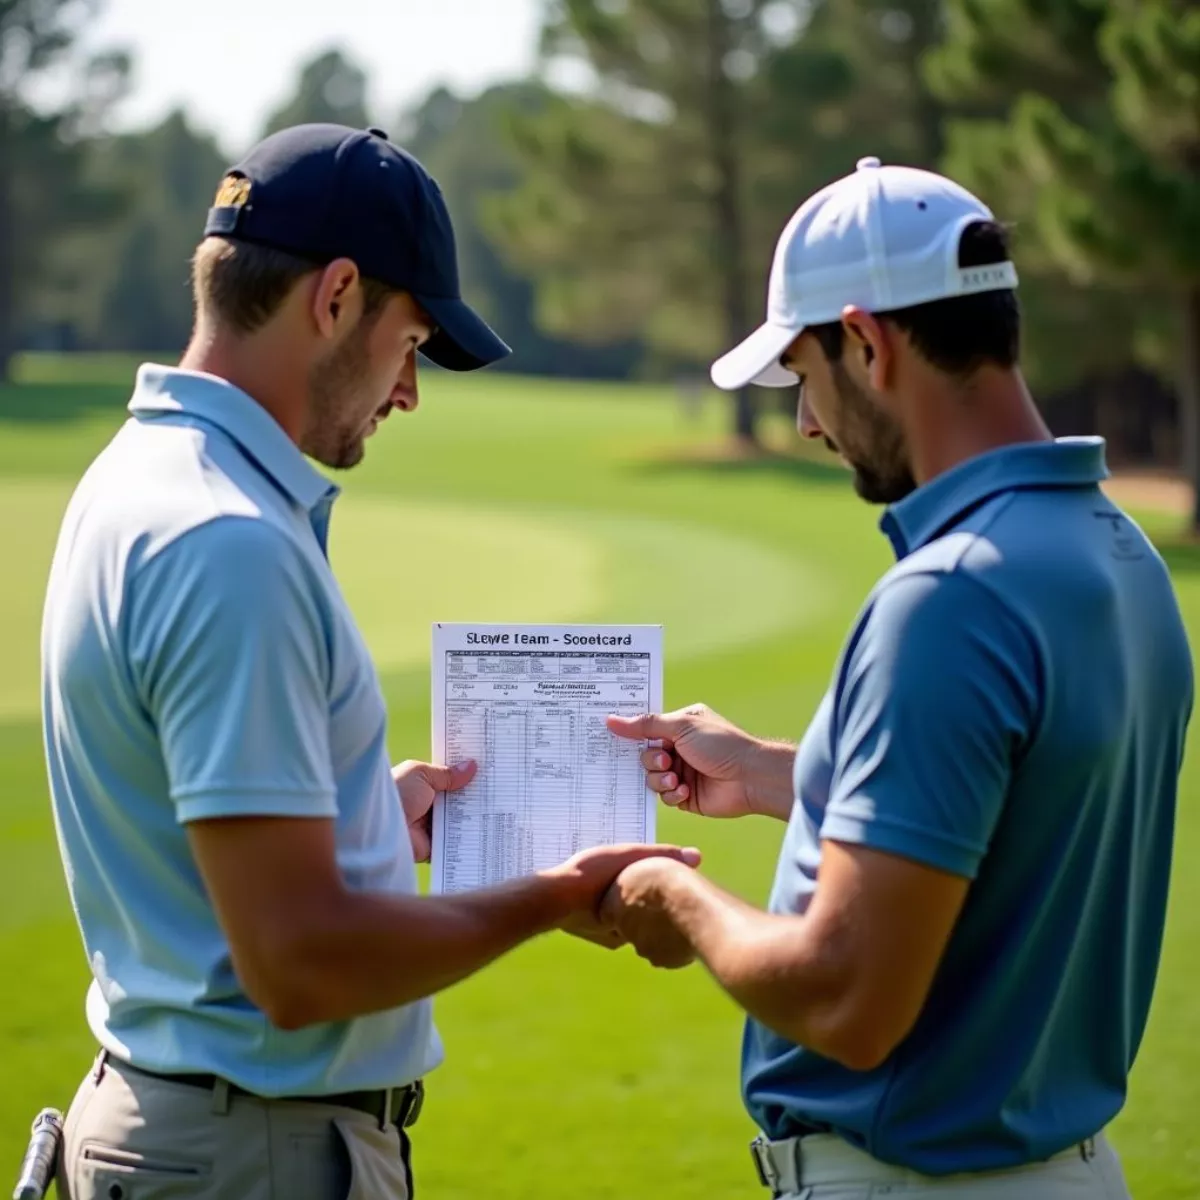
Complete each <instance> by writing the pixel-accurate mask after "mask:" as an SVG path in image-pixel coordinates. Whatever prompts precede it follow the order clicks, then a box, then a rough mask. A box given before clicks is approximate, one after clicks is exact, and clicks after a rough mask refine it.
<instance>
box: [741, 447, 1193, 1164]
mask: <svg viewBox="0 0 1200 1200" xmlns="http://www.w3.org/2000/svg"><path fill="white" fill-rule="evenodd" d="M1106 473H1107V472H1106V469H1105V464H1104V443H1103V442H1102V441H1101V440H1100V439H1098V438H1083V439H1063V440H1060V441H1058V442H1046V443H1036V444H1024V445H1017V446H1012V447H1009V448H1005V449H1001V450H997V451H995V452H992V453H989V454H986V455H983V456H981V457H978V458H975V459H973V460H971V461H969V462H966V463H963V464H961V465H960V466H958V467H957V468H955V469H954V470H951V471H949V472H948V473H946V474H944V475H942V476H940V477H938V478H937V479H935V480H932V481H931V482H930V483H928V484H926V485H925V486H924V487H921V488H919V489H918V490H917V491H916V492H914V493H913V494H912V495H911V496H909V497H908V498H906V499H905V500H903V501H902V502H900V503H899V504H897V505H895V506H894V507H893V508H892V509H891V510H890V511H888V512H887V513H886V514H885V516H884V519H883V529H884V531H885V532H886V534H887V535H888V537H889V538H890V540H891V542H892V544H893V546H894V548H895V550H896V554H897V558H898V562H897V564H896V565H895V566H894V567H893V568H892V569H891V570H890V571H888V573H887V574H886V575H885V576H884V578H883V579H882V580H881V581H880V582H879V584H878V585H877V586H876V587H875V589H874V590H873V592H872V593H871V595H870V597H869V599H868V600H867V602H866V605H865V607H864V608H863V610H862V612H861V613H860V615H859V617H858V620H857V621H856V622H855V625H854V628H853V630H852V632H851V634H850V637H849V639H848V641H847V643H846V645H845V648H844V650H843V652H842V654H841V656H840V659H839V661H838V663H837V667H836V671H835V675H834V679H833V683H832V686H831V688H830V690H829V692H828V694H827V695H826V697H825V699H824V701H823V702H822V704H821V706H820V708H819V710H818V712H817V714H816V717H815V718H814V720H813V722H812V725H811V726H810V728H809V730H808V733H807V735H806V736H805V738H804V740H803V742H802V743H801V745H800V748H799V750H798V752H797V756H796V765H795V793H796V801H795V806H794V809H793V812H792V817H791V821H790V823H789V825H788V829H787V834H786V836H785V840H784V844H783V849H782V852H781V855H780V860H779V866H778V870H777V874H776V879H775V885H774V890H773V893H772V896H771V901H770V908H771V911H773V912H777V913H803V912H804V911H805V908H806V906H807V905H808V903H809V901H810V899H811V897H812V895H813V892H814V890H815V888H816V878H817V869H818V867H819V865H820V859H821V841H822V839H825V838H831V839H834V840H836V841H839V842H845V843H850V844H854V845H863V846H869V847H872V848H874V849H877V850H881V851H886V852H888V853H891V854H896V855H899V856H902V857H905V858H909V859H912V860H915V861H917V862H920V863H924V864H928V865H929V866H932V867H935V868H939V869H941V870H943V871H947V872H950V873H952V874H955V875H959V876H963V877H965V878H967V879H969V880H971V881H972V882H971V885H970V890H969V892H968V896H967V900H966V906H965V908H964V910H963V912H962V914H961V917H960V919H959V921H958V924H957V926H956V928H955V930H954V932H953V934H952V936H951V939H950V943H949V946H948V948H947V950H946V953H945V957H944V959H943V961H942V963H941V965H940V967H939V969H938V972H937V974H936V977H935V979H934V982H933V987H932V990H931V992H930V994H929V998H928V1001H927V1002H926V1004H925V1007H924V1010H923V1011H922V1013H921V1015H920V1017H919V1019H918V1020H917V1023H916V1026H915V1028H914V1029H913V1030H912V1031H911V1033H910V1034H909V1035H908V1036H907V1038H906V1039H905V1040H904V1041H903V1042H902V1043H901V1045H900V1046H899V1047H897V1049H896V1050H895V1051H894V1052H893V1053H892V1054H891V1056H890V1057H889V1058H888V1059H887V1061H886V1062H884V1063H883V1064H882V1065H881V1066H879V1067H878V1068H877V1069H875V1070H870V1071H865V1072H854V1071H850V1070H847V1069H846V1068H845V1067H842V1066H840V1065H838V1064H837V1063H835V1062H832V1061H829V1060H827V1059H825V1058H822V1057H821V1056H820V1055H817V1054H814V1053H812V1052H810V1051H808V1050H805V1049H803V1048H801V1047H799V1046H796V1045H794V1044H792V1043H790V1042H788V1041H786V1040H784V1039H783V1038H780V1037H778V1036H776V1035H775V1034H773V1033H771V1032H770V1031H769V1030H767V1029H765V1028H763V1027H762V1026H760V1025H758V1024H757V1023H756V1022H754V1021H751V1022H749V1024H748V1026H747V1029H746V1033H745V1041H744V1062H743V1091H744V1095H745V1100H746V1103H747V1106H748V1108H749V1110H750V1113H751V1115H752V1116H753V1117H754V1119H755V1121H756V1122H757V1124H758V1125H759V1126H760V1127H761V1128H762V1129H763V1130H764V1131H765V1133H766V1134H767V1136H769V1137H771V1138H783V1137H789V1136H793V1135H795V1134H802V1133H805V1132H812V1131H814V1130H823V1131H832V1132H834V1133H837V1134H839V1135H841V1136H842V1137H843V1138H845V1139H846V1140H847V1141H849V1142H850V1143H852V1144H853V1145H855V1146H857V1147H859V1148H861V1149H863V1150H866V1151H867V1152H868V1153H870V1154H871V1155H873V1156H874V1157H875V1158H877V1159H880V1160H882V1161H884V1162H888V1163H893V1164H896V1165H899V1166H904V1167H907V1168H909V1169H911V1170H916V1171H921V1172H924V1173H926V1174H932V1175H941V1174H947V1173H951V1172H958V1171H979V1170H990V1169H998V1168H1003V1167H1011V1166H1016V1165H1020V1164H1025V1163H1029V1162H1032V1161H1036V1160H1039V1159H1044V1158H1047V1157H1050V1156H1051V1155H1053V1154H1055V1153H1057V1152H1059V1151H1060V1150H1063V1149H1065V1148H1068V1147H1069V1146H1071V1145H1072V1144H1074V1143H1077V1142H1079V1141H1081V1140H1083V1139H1085V1138H1087V1137H1089V1136H1091V1135H1093V1134H1096V1133H1098V1132H1099V1131H1100V1130H1101V1129H1102V1128H1103V1127H1104V1126H1105V1125H1106V1124H1107V1123H1108V1122H1109V1121H1111V1120H1112V1118H1113V1117H1114V1116H1115V1115H1116V1114H1117V1112H1118V1111H1119V1110H1120V1109H1121V1107H1122V1104H1123V1102H1124V1099H1125V1092H1126V1080H1127V1078H1128V1075H1129V1071H1130V1068H1131V1066H1132V1064H1133V1061H1134V1058H1135V1056H1136V1054H1137V1051H1138V1046H1139V1044H1140V1042H1141V1039H1142V1034H1143V1030H1144V1029H1145V1025H1146V1018H1147V1012H1148V1010H1149V1007H1150V998H1151V993H1152V991H1153V988H1154V981H1155V975H1156V972H1157V969H1158V963H1159V952H1160V946H1161V943H1162V935H1163V924H1164V916H1165V912H1166V904H1167V883H1168V877H1169V874H1170V867H1171V843H1172V832H1173V825H1174V820H1175V807H1176V791H1177V782H1178V777H1179V771H1180V765H1181V760H1182V758H1183V753H1184V740H1185V735H1186V731H1187V727H1188V723H1189V720H1190V716H1191V710H1192V700H1193V676H1192V660H1191V653H1190V649H1189V646H1188V640H1187V635H1186V633H1185V630H1184V626H1183V622H1182V620H1181V617H1180V612H1179V608H1178V605H1177V603H1176V600H1175V596H1174V594H1173V591H1172V587H1171V581H1170V578H1169V576H1168V573H1167V570H1166V568H1165V566H1164V565H1163V562H1162V560H1161V558H1160V557H1159V555H1158V554H1157V553H1156V552H1155V550H1154V549H1153V547H1152V546H1151V545H1150V543H1149V542H1148V541H1147V539H1146V537H1145V536H1144V535H1143V534H1142V532H1141V530H1140V529H1138V528H1137V526H1136V525H1135V524H1134V523H1133V522H1132V521H1131V520H1130V519H1129V518H1128V517H1126V516H1125V515H1124V514H1123V513H1122V512H1121V511H1120V510H1119V509H1118V508H1116V507H1115V506H1114V505H1113V504H1112V503H1110V501H1109V500H1108V499H1107V498H1106V497H1105V495H1104V493H1103V492H1102V491H1101V489H1100V486H1099V484H1100V481H1101V480H1102V479H1103V478H1105V476H1106Z"/></svg>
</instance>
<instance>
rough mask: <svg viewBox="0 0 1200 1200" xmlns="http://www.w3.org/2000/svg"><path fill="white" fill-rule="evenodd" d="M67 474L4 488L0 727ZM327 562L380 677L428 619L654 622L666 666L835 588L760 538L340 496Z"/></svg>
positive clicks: (413, 658) (30, 637)
mask: <svg viewBox="0 0 1200 1200" xmlns="http://www.w3.org/2000/svg"><path fill="white" fill-rule="evenodd" d="M71 487H72V484H71V483H70V482H67V481H56V480H44V479H32V480H8V481H5V482H4V483H0V506H3V509H4V511H6V512H10V513H14V514H20V519H19V521H18V522H16V523H15V524H13V525H10V526H9V527H8V529H7V531H6V533H5V543H6V544H5V546H4V562H5V566H6V569H7V574H8V581H7V587H6V589H5V591H4V594H3V599H2V600H0V620H2V621H3V622H4V627H5V628H7V629H9V630H11V631H13V633H14V635H15V636H14V637H13V639H12V651H11V653H10V657H9V660H8V662H7V663H6V666H5V669H4V671H3V672H0V721H3V720H9V719H14V718H20V717H29V716H33V715H36V713H37V711H38V632H39V628H40V623H41V607H42V597H43V592H44V588H45V582H46V577H47V573H48V571H49V567H50V559H51V555H52V552H53V546H54V541H55V537H56V535H57V531H58V525H59V522H60V520H61V518H62V513H63V510H64V508H65V506H66V503H67V499H68V497H69V495H70V491H71ZM330 543H331V559H332V562H333V565H334V568H335V570H336V572H337V575H338V578H339V580H340V581H341V585H342V589H343V592H344V594H345V596H346V598H347V601H348V603H349V604H350V606H351V608H352V609H353V610H354V613H355V615H356V617H357V619H358V621H359V624H360V626H361V628H362V630H363V634H364V636H365V637H366V640H367V643H368V645H369V646H370V647H371V651H372V654H373V655H374V656H375V660H376V663H377V665H378V666H379V669H380V671H381V672H390V671H397V670H410V669H413V668H418V667H420V666H422V665H423V664H424V663H426V662H427V661H428V656H429V641H430V626H431V625H432V624H433V622H434V621H496V622H504V621H529V622H539V623H540V622H546V623H549V622H590V621H617V622H631V623H637V622H645V623H654V624H658V623H661V624H662V625H663V626H664V627H665V641H666V653H667V658H668V662H671V661H677V660H680V659H683V658H687V657H691V656H694V655H700V654H707V653H712V652H716V651H722V650H725V649H728V648H731V647H734V646H739V645H745V644H747V643H750V642H754V641H758V640H760V639H765V638H768V637H771V636H772V635H774V634H777V633H778V632H780V631H781V630H784V629H789V628H792V627H795V626H797V625H800V624H804V623H806V622H807V621H808V620H810V619H812V617H813V616H814V615H816V614H817V613H818V612H819V611H820V610H823V608H824V606H825V604H826V603H827V602H828V601H829V599H830V597H829V594H828V590H827V587H826V586H824V585H823V584H822V581H821V580H820V579H818V578H817V577H816V576H815V573H814V572H811V571H810V570H808V569H806V568H805V566H804V565H803V564H802V563H799V562H796V561H794V560H792V559H790V558H788V557H785V556H784V555H782V554H780V553H778V552H776V551H774V550H771V549H770V548H768V547H765V546H763V545H760V544H759V543H757V542H754V541H749V540H745V539H742V538H738V537H734V536H731V535H729V534H725V533H718V532H714V531H712V530H709V529H706V528H703V527H701V526H695V525H688V524H684V523H681V522H678V521H667V520H654V519H644V518H641V517H636V516H629V517H622V516H616V515H612V514H599V513H595V512H591V511H587V510H584V511H577V512H573V511H569V510H562V509H557V508H556V509H553V510H551V509H537V508H532V509H530V508H508V507H491V506H488V507H485V506H481V505H467V504H448V503H443V502H440V501H438V502H433V501H426V500H403V499H399V498H397V499H391V498H389V499H382V498H379V497H374V496H355V495H353V494H350V495H345V496H343V497H342V498H341V499H340V500H339V501H338V504H337V507H336V510H335V513H334V520H333V527H332V533H331V538H330Z"/></svg>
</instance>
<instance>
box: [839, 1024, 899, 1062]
mask: <svg viewBox="0 0 1200 1200" xmlns="http://www.w3.org/2000/svg"><path fill="white" fill-rule="evenodd" d="M895 1048H896V1046H895V1044H894V1043H891V1042H889V1041H887V1040H885V1039H883V1038H881V1037H879V1036H878V1034H874V1033H872V1032H871V1031H869V1030H852V1029H847V1030H839V1031H838V1033H837V1034H836V1035H835V1036H834V1037H832V1038H830V1040H829V1043H828V1045H827V1047H826V1050H825V1057H827V1058H830V1059H832V1060H833V1061H834V1062H836V1063H837V1064H838V1065H839V1066H843V1067H845V1068H846V1070H847V1071H859V1072H864V1073H865V1072H867V1071H875V1070H877V1069H878V1068H879V1067H882V1066H883V1064H884V1063H885V1062H887V1060H888V1059H889V1058H890V1057H891V1055H892V1051H893V1050H895Z"/></svg>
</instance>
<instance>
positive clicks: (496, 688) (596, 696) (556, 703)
mask: <svg viewBox="0 0 1200 1200" xmlns="http://www.w3.org/2000/svg"><path fill="white" fill-rule="evenodd" d="M662 634H663V631H662V626H661V625H471V624H449V623H447V624H436V625H434V627H433V659H432V666H433V752H434V757H435V760H436V761H438V762H443V763H459V762H463V761H465V760H467V759H474V760H475V761H476V762H477V763H478V764H479V771H478V774H477V775H476V776H475V778H474V779H473V780H472V781H471V783H470V785H469V786H467V787H466V788H464V789H462V790H461V791H459V792H453V793H449V794H445V795H441V796H439V797H438V799H437V802H436V804H435V806H434V812H433V861H432V868H433V869H432V873H431V878H430V887H431V889H432V890H433V891H434V892H443V893H445V892H462V891H469V890H471V889H473V888H479V887H487V886H489V885H491V884H496V883H502V882H503V881H504V880H507V879H513V878H516V877H518V876H522V875H529V874H531V873H533V872H534V871H539V870H541V869H543V868H545V867H550V866H554V865H555V864H556V863H560V862H563V861H564V860H565V859H567V858H570V857H571V855H573V854H575V853H577V852H578V851H580V850H585V849H588V848H590V847H592V846H600V845H611V844H614V843H620V842H652V841H654V830H655V807H656V803H657V797H656V796H655V795H654V793H653V792H652V791H650V789H649V788H648V787H647V786H646V776H645V772H644V771H643V769H642V765H641V761H640V755H641V752H642V751H643V750H644V749H645V748H646V743H644V742H640V743H639V742H634V741H629V740H627V739H624V738H618V737H615V736H614V735H613V734H612V733H610V732H609V730H608V727H607V726H606V724H605V718H606V717H607V716H609V715H610V714H615V715H618V716H639V715H641V714H642V713H647V712H660V711H661V710H662V699H663V660H662V644H663V636H662Z"/></svg>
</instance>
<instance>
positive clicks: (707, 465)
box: [625, 444, 850, 489]
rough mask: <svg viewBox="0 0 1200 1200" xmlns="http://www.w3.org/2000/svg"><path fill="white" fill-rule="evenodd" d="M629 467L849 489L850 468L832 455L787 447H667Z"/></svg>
mask: <svg viewBox="0 0 1200 1200" xmlns="http://www.w3.org/2000/svg"><path fill="white" fill-rule="evenodd" d="M625 469H626V470H627V471H629V472H631V473H634V474H638V475H655V476H658V477H662V476H664V475H673V476H676V477H678V476H685V475H690V476H693V477H697V476H709V477H712V478H725V479H763V478H770V479H790V480H794V481H796V482H803V483H808V484H820V485H831V486H835V487H840V488H845V489H849V487H850V472H849V471H848V470H847V469H846V467H844V466H843V465H842V464H841V463H840V462H838V461H837V460H836V459H834V458H833V457H832V456H831V457H830V459H829V461H828V462H823V461H821V460H819V459H816V458H810V457H808V456H806V455H801V454H792V453H789V452H787V451H786V450H774V449H761V450H756V451H746V450H742V449H740V448H738V447H736V446H730V445H720V444H718V445H712V446H700V447H691V448H688V449H686V450H682V451H681V450H679V449H677V448H664V449H663V450H661V452H659V453H656V454H651V455H648V456H646V457H645V458H640V459H637V460H635V461H633V462H628V463H626V465H625Z"/></svg>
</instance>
